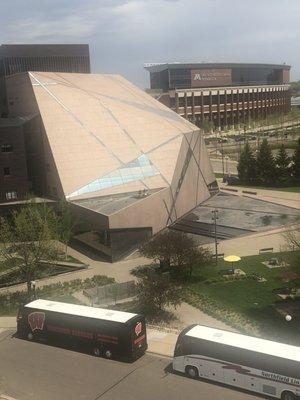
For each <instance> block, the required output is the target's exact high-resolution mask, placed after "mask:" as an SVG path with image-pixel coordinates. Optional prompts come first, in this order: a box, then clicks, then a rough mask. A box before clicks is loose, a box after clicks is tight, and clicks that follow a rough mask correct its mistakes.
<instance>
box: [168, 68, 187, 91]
mask: <svg viewBox="0 0 300 400" xmlns="http://www.w3.org/2000/svg"><path fill="white" fill-rule="evenodd" d="M187 87H188V88H189V87H191V70H190V69H171V70H170V89H180V88H187Z"/></svg>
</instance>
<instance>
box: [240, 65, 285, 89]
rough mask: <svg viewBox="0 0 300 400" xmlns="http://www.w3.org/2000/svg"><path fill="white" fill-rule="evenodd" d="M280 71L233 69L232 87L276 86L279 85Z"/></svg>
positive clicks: (270, 69) (271, 69)
mask: <svg viewBox="0 0 300 400" xmlns="http://www.w3.org/2000/svg"><path fill="white" fill-rule="evenodd" d="M281 80H282V70H280V69H273V68H234V69H232V83H233V84H234V85H241V86H243V85H261V84H267V85H274V84H275V85H277V84H281Z"/></svg>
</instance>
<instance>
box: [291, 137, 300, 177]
mask: <svg viewBox="0 0 300 400" xmlns="http://www.w3.org/2000/svg"><path fill="white" fill-rule="evenodd" d="M292 174H293V177H294V178H296V179H300V138H299V139H298V142H297V147H296V149H295V153H294V155H293V166H292Z"/></svg>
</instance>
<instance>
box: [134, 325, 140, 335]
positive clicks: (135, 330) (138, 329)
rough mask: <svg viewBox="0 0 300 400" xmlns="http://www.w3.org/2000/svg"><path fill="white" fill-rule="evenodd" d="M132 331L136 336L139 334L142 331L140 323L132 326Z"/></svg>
mask: <svg viewBox="0 0 300 400" xmlns="http://www.w3.org/2000/svg"><path fill="white" fill-rule="evenodd" d="M134 332H135V334H136V336H139V334H140V333H141V332H142V323H141V322H138V323H137V324H136V326H135V328H134Z"/></svg>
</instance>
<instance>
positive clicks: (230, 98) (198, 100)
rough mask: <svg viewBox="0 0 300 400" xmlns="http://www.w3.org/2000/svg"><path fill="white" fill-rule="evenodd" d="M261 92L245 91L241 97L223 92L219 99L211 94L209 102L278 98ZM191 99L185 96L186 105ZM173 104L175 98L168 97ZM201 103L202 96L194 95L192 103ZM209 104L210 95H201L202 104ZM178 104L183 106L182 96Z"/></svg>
mask: <svg viewBox="0 0 300 400" xmlns="http://www.w3.org/2000/svg"><path fill="white" fill-rule="evenodd" d="M261 93H262V94H260V93H258V94H257V93H255V94H253V93H245V94H244V97H243V94H240V95H239V97H238V95H237V94H234V95H231V94H228V95H227V98H226V97H225V95H224V94H222V95H220V96H219V99H218V96H217V95H213V96H211V103H212V104H213V105H216V104H218V101H220V104H224V103H225V102H227V103H231V102H233V103H236V102H237V101H238V100H239V101H240V102H242V101H244V102H248V101H249V102H251V101H256V100H257V99H258V100H272V99H277V98H278V97H276V95H274V92H261ZM277 93H281V92H277ZM282 97H283V96H282V95H281V96H280V99H282ZM192 101H193V99H192V97H191V96H188V97H187V98H186V102H187V106H188V107H191V106H192ZM175 104H176V102H175V98H174V97H171V98H170V106H171V107H175ZM201 104H202V97H201V96H195V97H194V105H195V106H201ZM209 104H210V97H209V96H203V105H204V106H208V105H209ZM178 105H179V107H184V106H185V98H184V97H179V98H178Z"/></svg>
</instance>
